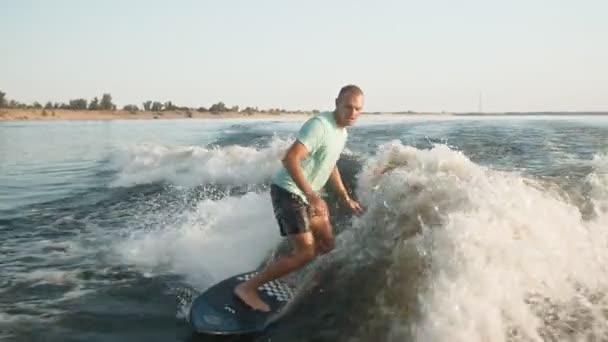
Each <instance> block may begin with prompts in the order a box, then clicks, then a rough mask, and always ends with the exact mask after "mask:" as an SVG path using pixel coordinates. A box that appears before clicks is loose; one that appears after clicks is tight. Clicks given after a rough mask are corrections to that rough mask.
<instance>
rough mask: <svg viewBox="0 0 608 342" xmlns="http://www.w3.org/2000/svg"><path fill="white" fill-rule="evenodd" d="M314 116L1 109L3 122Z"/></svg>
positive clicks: (299, 116) (296, 117)
mask: <svg viewBox="0 0 608 342" xmlns="http://www.w3.org/2000/svg"><path fill="white" fill-rule="evenodd" d="M312 115H313V113H312V112H310V113H302V112H298V113H289V112H287V113H268V112H266V113H262V112H249V113H246V112H221V113H211V112H198V111H190V110H167V111H135V112H129V111H126V110H114V111H103V110H72V109H44V110H43V109H11V108H2V109H0V121H62V120H68V121H86V120H155V119H158V120H162V119H272V118H277V119H279V118H280V119H282V120H284V119H294V120H299V119H305V118H307V117H310V116H312Z"/></svg>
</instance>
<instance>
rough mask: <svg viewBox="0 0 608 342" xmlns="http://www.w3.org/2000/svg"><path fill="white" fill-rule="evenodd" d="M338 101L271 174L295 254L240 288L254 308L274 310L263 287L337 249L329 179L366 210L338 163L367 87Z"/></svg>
mask: <svg viewBox="0 0 608 342" xmlns="http://www.w3.org/2000/svg"><path fill="white" fill-rule="evenodd" d="M335 105H336V107H335V110H334V111H333V112H327V113H321V114H318V115H316V116H315V117H313V118H311V119H309V120H307V121H306V122H305V123H304V125H303V126H302V128H301V129H300V131H299V133H298V138H297V140H296V141H295V142H294V143H293V144H292V145H291V147H290V148H289V149H288V150H287V153H286V155H285V157H284V158H283V161H282V162H283V168H281V170H279V172H278V173H277V174H275V175H274V176H273V177H272V182H271V183H272V184H271V188H270V195H271V198H272V205H273V208H274V214H275V217H276V219H277V222H278V224H279V228H280V233H281V235H282V236H289V237H290V238H291V241H292V244H293V247H294V248H293V251H292V253H291V254H290V255H287V256H283V257H280V258H278V259H277V260H275V261H274V262H273V263H271V264H270V265H268V267H267V268H266V269H265V270H263V271H262V272H260V273H258V274H257V275H256V276H255V277H252V278H251V279H249V280H248V281H245V282H243V283H241V284H239V285H238V286H237V287H236V288H235V290H234V293H235V294H236V296H238V297H239V298H240V299H241V300H242V301H243V302H244V303H245V304H247V305H249V306H250V307H251V308H253V309H255V310H260V311H264V312H267V311H269V310H270V308H269V307H268V305H267V304H266V303H265V302H264V301H263V300H262V299H261V298H260V297H259V295H258V293H257V289H258V287H260V286H262V285H263V284H265V283H267V282H269V281H271V280H274V279H277V278H280V277H282V276H284V275H286V274H288V273H290V272H293V271H295V270H297V269H299V268H301V267H303V266H305V265H306V264H307V263H308V262H309V261H311V260H312V259H313V258H314V257H315V256H317V255H319V254H324V253H327V252H329V251H330V250H331V249H333V247H334V237H333V233H332V227H331V223H330V221H329V213H328V209H327V204H326V203H325V201H324V200H323V199H322V198H321V197H320V196H319V191H320V190H321V189H322V188H323V186H325V184H326V183H327V181H328V180H329V181H330V183H331V184H332V185H333V186H334V188H335V189H336V191H337V193H338V194H339V197H340V199H341V200H342V202H343V203H344V204H345V205H346V206H347V207H348V208H350V209H351V210H352V211H353V212H354V213H355V214H357V215H359V214H360V213H361V207H360V205H359V203H357V202H356V201H355V200H353V199H351V198H350V196H349V195H348V193H347V192H346V189H345V188H344V185H343V184H342V180H341V178H340V172H339V171H338V167H337V164H336V162H337V161H338V158H339V157H340V154H341V152H342V151H343V149H344V145H345V143H346V139H347V131H346V127H347V126H351V125H353V124H354V123H355V121H356V120H357V118H358V117H359V115H360V114H361V110H362V109H363V91H361V89H360V88H359V87H357V86H355V85H347V86H344V87H343V88H342V89H340V92H339V94H338V97H337V98H336V100H335Z"/></svg>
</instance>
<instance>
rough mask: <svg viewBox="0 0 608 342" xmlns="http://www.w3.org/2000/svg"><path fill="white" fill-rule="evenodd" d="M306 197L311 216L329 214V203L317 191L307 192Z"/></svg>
mask: <svg viewBox="0 0 608 342" xmlns="http://www.w3.org/2000/svg"><path fill="white" fill-rule="evenodd" d="M306 199H307V200H308V205H309V207H310V209H309V210H310V215H311V216H327V204H326V203H325V201H324V200H323V199H322V198H321V197H320V196H319V195H318V194H317V193H315V192H310V193H307V194H306Z"/></svg>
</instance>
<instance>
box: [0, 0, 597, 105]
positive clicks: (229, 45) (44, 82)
mask: <svg viewBox="0 0 608 342" xmlns="http://www.w3.org/2000/svg"><path fill="white" fill-rule="evenodd" d="M607 15H608V1H606V0H571V1H563V0H501V1H497V0H419V1H409V0H395V1H389V0H387V1H383V0H377V1H357V0H350V1H343V0H323V1H320V0H307V1H297V2H296V1H285V0H282V1H280V0H255V1H254V0H247V1H245V0H242V1H230V0H209V1H206V0H199V1H195V0H191V1H186V0H181V1H180V0H173V1H156V0H141V1H133V0H131V1H130V0H104V1H86V0H53V1H47V0H45V1H42V0H40V1H34V0H0V32H1V33H2V38H3V39H2V43H0V68H1V69H0V70H1V72H0V90H1V91H4V92H6V93H7V97H8V98H9V99H15V100H17V101H21V102H27V103H31V102H33V101H39V102H41V103H43V104H44V103H45V102H46V101H49V100H50V101H54V102H68V101H69V100H70V99H75V98H86V99H87V100H90V99H92V98H93V97H95V96H98V97H101V95H102V93H104V92H109V93H111V94H112V97H113V99H114V102H115V103H116V104H117V105H119V106H120V107H122V106H123V105H125V104H129V103H134V104H137V105H138V106H140V107H141V103H142V102H143V101H145V100H148V99H149V100H158V101H161V102H164V101H168V100H170V101H173V103H174V104H177V105H183V106H191V107H198V106H205V107H208V106H210V105H211V104H213V103H215V102H218V101H223V102H225V103H226V104H227V105H229V106H232V105H239V106H241V107H245V106H258V107H261V108H271V107H280V108H286V109H293V110H295V109H304V110H310V109H332V108H333V100H334V98H335V96H336V94H337V91H338V89H339V88H340V87H341V86H342V85H344V84H348V83H354V84H357V85H359V86H360V87H361V88H363V90H364V91H365V93H366V103H365V110H367V111H401V110H414V111H442V110H444V111H457V112H462V111H476V110H477V109H478V98H479V94H480V92H481V94H482V104H483V108H482V109H483V110H484V111H490V112H496V111H542V110H546V111H572V110H581V111H582V110H593V111H599V110H604V111H605V110H608V20H606V18H607Z"/></svg>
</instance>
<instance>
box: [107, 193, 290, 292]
mask: <svg viewBox="0 0 608 342" xmlns="http://www.w3.org/2000/svg"><path fill="white" fill-rule="evenodd" d="M184 215H186V216H187V217H186V220H185V223H181V224H179V225H176V226H169V227H159V229H157V230H152V231H143V232H138V233H136V234H134V235H133V236H132V237H131V238H129V239H128V240H126V241H124V242H123V243H120V244H119V245H118V246H117V251H118V253H119V254H120V255H122V257H123V258H124V259H125V261H126V262H127V263H128V264H133V265H136V266H137V267H139V268H140V269H141V270H143V271H145V272H154V271H155V270H158V271H159V272H169V273H173V274H179V275H183V276H184V277H185V278H186V279H187V281H189V283H190V284H191V285H193V286H195V287H204V286H208V285H211V283H213V282H216V281H219V280H221V279H224V278H226V277H228V276H230V275H234V274H236V273H239V272H246V271H249V270H252V269H254V268H256V267H257V266H258V265H259V264H260V263H261V262H262V261H263V260H264V258H265V257H266V256H268V254H269V253H270V252H271V251H272V250H273V248H274V247H275V246H276V245H277V244H278V242H279V240H280V236H279V233H278V228H277V225H276V221H275V220H274V215H273V213H272V206H271V202H270V197H269V195H268V193H261V194H258V193H253V192H250V193H247V194H245V195H244V196H242V197H226V198H223V199H221V200H217V201H212V200H204V201H202V202H200V203H199V204H198V206H197V208H196V210H195V211H191V212H185V213H184Z"/></svg>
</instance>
